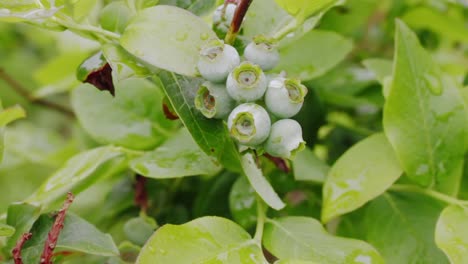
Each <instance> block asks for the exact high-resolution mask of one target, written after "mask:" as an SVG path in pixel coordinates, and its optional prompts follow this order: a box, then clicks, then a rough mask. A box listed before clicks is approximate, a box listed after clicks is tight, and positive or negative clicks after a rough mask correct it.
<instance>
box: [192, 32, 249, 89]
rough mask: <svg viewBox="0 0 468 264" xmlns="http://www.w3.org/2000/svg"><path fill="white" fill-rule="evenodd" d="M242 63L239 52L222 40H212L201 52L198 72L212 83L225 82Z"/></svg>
mask: <svg viewBox="0 0 468 264" xmlns="http://www.w3.org/2000/svg"><path fill="white" fill-rule="evenodd" d="M239 63H240V57H239V53H237V50H236V49H235V48H234V47H232V46H230V45H227V44H224V43H223V42H222V41H221V40H218V39H216V40H212V41H210V42H209V43H208V45H206V46H205V47H203V48H202V50H201V51H200V59H199V60H198V71H199V72H200V74H201V75H202V76H203V77H204V78H205V79H207V80H208V81H211V82H223V81H224V80H226V77H227V76H228V74H229V73H230V72H231V71H232V70H233V69H234V68H235V67H236V66H237V65H239Z"/></svg>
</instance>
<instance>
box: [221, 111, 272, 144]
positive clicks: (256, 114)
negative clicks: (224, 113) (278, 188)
mask: <svg viewBox="0 0 468 264" xmlns="http://www.w3.org/2000/svg"><path fill="white" fill-rule="evenodd" d="M270 127H271V120H270V116H268V113H267V111H266V110H265V109H264V108H263V107H261V106H259V105H257V104H254V103H245V104H241V105H239V106H237V107H236V108H234V110H232V112H231V114H229V118H228V128H229V132H230V134H231V136H232V137H233V138H234V139H235V140H236V141H237V142H239V143H241V144H243V145H246V146H251V147H255V146H257V145H259V144H262V143H263V142H264V141H265V140H266V139H267V138H268V135H269V134H270Z"/></svg>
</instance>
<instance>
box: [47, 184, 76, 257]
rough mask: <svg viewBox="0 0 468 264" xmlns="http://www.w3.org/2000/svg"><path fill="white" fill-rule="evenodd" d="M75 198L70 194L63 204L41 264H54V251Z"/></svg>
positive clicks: (48, 237)
mask: <svg viewBox="0 0 468 264" xmlns="http://www.w3.org/2000/svg"><path fill="white" fill-rule="evenodd" d="M74 198H75V197H74V196H73V194H72V193H70V192H69V193H68V194H67V199H66V200H65V202H64V203H63V206H62V209H60V211H59V212H58V214H57V216H56V217H55V222H54V225H53V226H52V228H51V229H50V231H49V234H48V235H47V239H46V241H45V244H44V250H43V251H42V255H41V261H40V263H41V264H52V257H53V255H54V254H53V253H54V249H55V246H57V240H58V237H59V235H60V231H62V228H63V223H64V221H65V216H66V213H67V210H68V208H69V207H70V205H71V204H72V202H73V199H74Z"/></svg>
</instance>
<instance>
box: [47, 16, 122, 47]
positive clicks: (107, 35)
mask: <svg viewBox="0 0 468 264" xmlns="http://www.w3.org/2000/svg"><path fill="white" fill-rule="evenodd" d="M52 19H53V20H54V21H55V22H57V23H58V24H60V25H62V26H64V27H66V28H68V29H71V30H77V31H82V32H86V33H92V34H93V35H95V36H96V37H98V38H101V39H102V40H104V41H105V42H109V41H110V40H119V39H120V35H119V34H117V33H114V32H111V31H107V30H105V29H102V28H99V27H95V26H91V25H81V24H77V23H75V22H74V21H72V20H70V19H62V18H59V17H53V18H52Z"/></svg>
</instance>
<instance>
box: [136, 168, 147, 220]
mask: <svg viewBox="0 0 468 264" xmlns="http://www.w3.org/2000/svg"><path fill="white" fill-rule="evenodd" d="M145 185H146V178H145V177H143V176H141V175H139V174H137V175H136V183H135V198H134V199H135V204H136V205H138V206H139V207H140V208H141V210H142V211H143V212H145V213H146V210H147V209H148V193H146V189H145Z"/></svg>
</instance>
